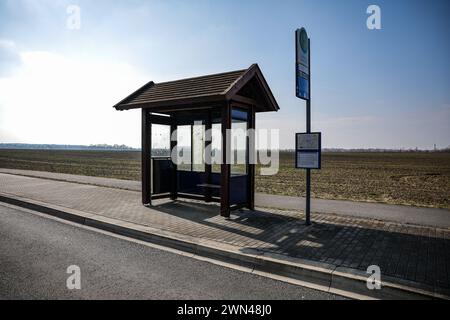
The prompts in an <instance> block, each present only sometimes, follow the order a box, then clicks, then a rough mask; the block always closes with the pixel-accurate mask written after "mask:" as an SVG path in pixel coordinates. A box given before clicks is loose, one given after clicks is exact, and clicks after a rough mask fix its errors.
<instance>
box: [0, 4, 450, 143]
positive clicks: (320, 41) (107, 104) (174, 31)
mask: <svg viewBox="0 0 450 320" xmlns="http://www.w3.org/2000/svg"><path fill="white" fill-rule="evenodd" d="M370 4H376V5H378V6H379V7H380V8H381V24H382V29H381V30H369V29H368V28H367V27H366V19H367V17H368V16H369V15H368V14H367V13H366V9H367V7H368V6H369V5H370ZM69 5H77V6H79V8H80V9H81V25H80V29H75V30H72V29H69V28H68V27H67V19H68V18H69V16H70V14H68V13H67V11H66V10H67V7H68V6H69ZM449 12H450V1H445V0H444V1H437V0H435V1H413V0H405V1H400V0H395V1H394V0H389V1H376V0H372V1H363V0H341V1H335V0H330V1H298V0H297V1H261V0H240V1H230V0H227V1H219V0H215V1H212V0H209V1H187V0H183V1H137V0H134V1H133V0H132V1H130V0H126V1H112V0H95V1H76V0H72V1H63V0H61V1H56V0H55V1H50V0H48V1H46V0H27V1H25V0H23V1H21V0H0V142H24V143H63V144H97V143H108V144H115V143H117V144H127V145H131V146H139V145H140V112H139V111H136V110H134V111H124V112H118V111H115V110H114V109H113V108H112V106H113V105H114V104H115V103H116V102H118V101H119V100H121V99H122V98H124V97H125V96H126V95H128V94H129V93H131V92H132V91H134V90H135V89H137V88H138V87H140V86H141V85H143V84H144V83H146V82H148V81H149V80H153V81H155V82H159V81H165V80H172V79H177V78H184V77H189V76H197V75H202V74H209V73H217V72H223V71H230V70H235V69H242V68H246V67H248V66H250V65H251V64H252V63H255V62H256V63H258V64H259V65H260V67H261V69H262V71H263V73H264V75H265V77H266V79H267V81H268V83H269V85H270V86H271V88H272V91H273V93H274V95H275V97H276V98H277V100H278V103H279V105H280V107H281V110H280V111H279V112H278V113H268V114H264V115H259V116H258V117H257V124H258V126H259V127H260V128H261V127H264V128H279V129H280V130H281V131H280V134H281V147H282V148H292V147H293V144H294V135H293V134H294V132H296V131H297V132H301V131H304V129H305V103H304V102H303V101H302V100H299V99H297V98H296V97H295V68H294V55H295V44H294V31H295V29H296V28H299V27H301V26H305V27H306V28H307V30H308V33H309V36H310V37H311V45H312V49H311V52H312V120H313V122H312V129H313V130H315V131H322V132H323V144H324V147H345V148H357V147H366V148H367V147H385V148H400V147H404V148H410V147H412V148H414V147H419V148H432V147H433V144H434V143H436V144H437V146H438V147H446V146H449V145H450V59H449V57H450V36H449V33H450V19H449V17H448V15H449Z"/></svg>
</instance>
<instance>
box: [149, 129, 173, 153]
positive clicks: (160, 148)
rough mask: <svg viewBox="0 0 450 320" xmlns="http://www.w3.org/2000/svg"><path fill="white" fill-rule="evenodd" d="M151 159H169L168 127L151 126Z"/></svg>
mask: <svg viewBox="0 0 450 320" xmlns="http://www.w3.org/2000/svg"><path fill="white" fill-rule="evenodd" d="M152 157H170V126H166V125H162V124H152Z"/></svg>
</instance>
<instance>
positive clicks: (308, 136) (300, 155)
mask: <svg viewBox="0 0 450 320" xmlns="http://www.w3.org/2000/svg"><path fill="white" fill-rule="evenodd" d="M321 157H322V134H321V133H320V132H311V133H297V134H296V135H295V167H296V168H298V169H320V168H321V162H322V159H321Z"/></svg>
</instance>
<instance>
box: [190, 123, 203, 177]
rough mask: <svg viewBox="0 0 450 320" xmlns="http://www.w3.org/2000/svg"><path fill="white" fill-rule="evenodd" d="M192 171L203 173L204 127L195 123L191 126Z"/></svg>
mask: <svg viewBox="0 0 450 320" xmlns="http://www.w3.org/2000/svg"><path fill="white" fill-rule="evenodd" d="M192 140H193V141H192V146H193V148H192V152H193V154H192V170H193V171H200V172H203V171H205V125H203V124H201V122H195V123H194V125H193V126H192Z"/></svg>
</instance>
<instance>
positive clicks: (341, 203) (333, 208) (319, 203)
mask: <svg viewBox="0 0 450 320" xmlns="http://www.w3.org/2000/svg"><path fill="white" fill-rule="evenodd" d="M0 173H10V174H15V175H23V176H28V177H36V178H45V179H52V180H57V181H68V182H77V183H82V184H90V185H95V186H103V187H110V188H118V189H124V190H133V191H140V190H141V183H140V182H139V181H130V180H120V179H111V178H102V177H90V176H80V175H73V174H64V173H54V172H45V171H30V170H19V169H3V168H0ZM255 201H256V205H257V206H259V207H267V208H277V209H288V210H303V208H304V207H305V199H304V198H300V197H289V196H280V195H269V194H262V193H257V194H256V196H255ZM311 202H312V210H313V211H314V212H320V213H333V214H338V215H345V216H352V217H360V218H370V219H379V220H386V221H393V222H399V223H410V224H417V225H423V226H431V227H443V228H450V210H447V209H437V208H426V207H414V206H403V205H391V204H382V203H371V202H355V201H346V200H326V199H312V200H311Z"/></svg>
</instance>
